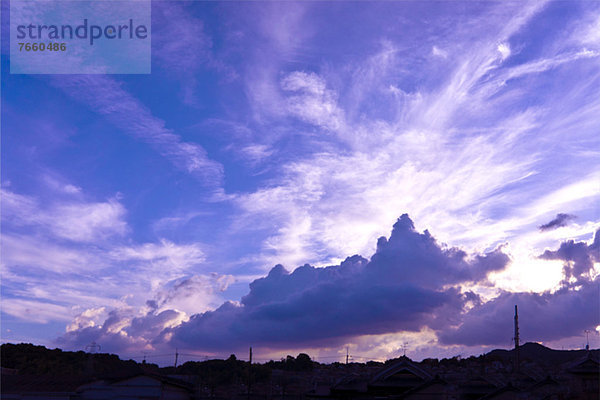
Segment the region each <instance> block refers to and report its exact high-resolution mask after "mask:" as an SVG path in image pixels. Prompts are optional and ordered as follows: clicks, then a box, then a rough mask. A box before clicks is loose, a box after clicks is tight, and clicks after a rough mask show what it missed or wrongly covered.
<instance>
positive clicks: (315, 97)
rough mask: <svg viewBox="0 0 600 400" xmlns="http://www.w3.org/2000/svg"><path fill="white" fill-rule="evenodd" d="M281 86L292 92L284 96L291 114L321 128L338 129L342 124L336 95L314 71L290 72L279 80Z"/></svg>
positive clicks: (341, 113)
mask: <svg viewBox="0 0 600 400" xmlns="http://www.w3.org/2000/svg"><path fill="white" fill-rule="evenodd" d="M281 88H282V89H283V90H284V91H286V92H290V93H293V94H292V95H290V96H288V97H287V98H286V103H287V110H288V112H289V113H290V114H291V115H294V116H296V117H298V118H299V119H301V120H303V121H305V122H308V123H310V124H314V125H317V126H319V127H321V128H323V129H326V130H331V131H338V130H340V129H342V128H343V126H344V113H343V111H342V110H341V109H340V108H339V107H338V106H337V102H336V95H335V93H334V92H333V91H332V90H329V89H327V87H326V84H325V81H324V80H323V79H322V78H321V77H319V76H318V75H316V74H315V73H306V72H303V71H296V72H292V73H291V74H289V75H287V76H286V77H284V78H283V79H282V80H281Z"/></svg>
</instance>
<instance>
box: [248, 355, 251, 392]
mask: <svg viewBox="0 0 600 400" xmlns="http://www.w3.org/2000/svg"><path fill="white" fill-rule="evenodd" d="M251 384H252V346H250V357H249V361H248V400H250V385H251Z"/></svg>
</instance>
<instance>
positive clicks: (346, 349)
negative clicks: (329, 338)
mask: <svg viewBox="0 0 600 400" xmlns="http://www.w3.org/2000/svg"><path fill="white" fill-rule="evenodd" d="M346 365H348V346H346Z"/></svg>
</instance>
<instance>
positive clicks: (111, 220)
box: [2, 189, 128, 242]
mask: <svg viewBox="0 0 600 400" xmlns="http://www.w3.org/2000/svg"><path fill="white" fill-rule="evenodd" d="M2 199H3V203H2V211H3V214H2V218H3V220H5V222H8V223H11V224H15V225H17V226H19V225H25V226H32V225H37V226H39V227H42V228H44V229H46V230H48V231H50V232H51V233H52V234H53V235H54V236H56V237H58V238H62V239H68V240H72V241H77V242H91V241H97V240H102V239H104V238H106V237H109V236H112V235H123V234H125V232H127V229H128V227H127V223H126V222H125V221H124V217H125V214H126V211H125V208H124V207H123V205H122V204H120V203H119V202H118V201H117V200H115V199H110V200H108V201H106V202H96V203H86V202H83V201H72V200H69V201H66V202H60V203H51V204H42V203H41V202H40V201H38V200H37V199H36V198H34V197H30V196H25V195H20V194H17V193H13V192H10V191H8V190H5V189H2Z"/></svg>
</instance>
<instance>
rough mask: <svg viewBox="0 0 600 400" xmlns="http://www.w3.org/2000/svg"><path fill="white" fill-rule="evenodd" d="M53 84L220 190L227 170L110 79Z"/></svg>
mask: <svg viewBox="0 0 600 400" xmlns="http://www.w3.org/2000/svg"><path fill="white" fill-rule="evenodd" d="M53 84H54V85H55V86H57V87H58V88H60V89H61V90H63V91H65V92H66V93H67V94H68V95H70V96H71V97H73V98H74V99H76V100H78V101H80V102H82V103H83V104H85V105H87V106H88V107H90V108H91V109H92V110H93V111H95V112H97V113H98V114H100V115H102V116H104V117H105V118H107V119H108V120H109V121H110V122H111V123H112V124H113V125H115V126H116V127H117V128H119V129H120V130H122V131H123V132H125V133H127V134H129V135H131V136H132V137H134V138H135V139H137V140H141V141H143V142H145V143H147V144H149V145H150V146H152V147H153V148H154V149H155V150H156V151H157V152H158V153H159V154H161V155H162V156H164V157H166V158H167V159H168V160H169V161H171V162H172V163H173V164H174V165H175V166H176V167H177V168H178V169H180V170H183V171H185V172H188V173H190V174H192V175H193V176H196V177H198V178H200V180H201V181H202V182H204V183H206V184H207V185H209V186H213V187H218V186H219V185H221V183H222V180H223V166H222V165H221V164H220V163H219V162H217V161H214V160H211V159H210V158H209V157H208V155H207V153H206V150H205V149H204V148H203V147H202V146H201V145H199V144H197V143H192V142H186V141H184V140H183V139H182V138H181V136H179V135H177V134H176V133H174V132H173V130H171V129H169V128H166V127H165V121H163V120H161V119H159V118H157V117H155V116H154V115H152V113H151V112H150V110H149V109H148V108H147V107H145V106H144V105H143V104H142V103H141V102H140V101H139V100H137V99H136V98H135V97H134V96H132V95H131V94H130V93H128V92H127V91H126V90H125V89H123V87H122V84H121V83H119V82H118V81H116V80H114V79H112V78H110V77H108V76H83V75H82V76H72V77H62V78H61V79H54V80H53Z"/></svg>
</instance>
